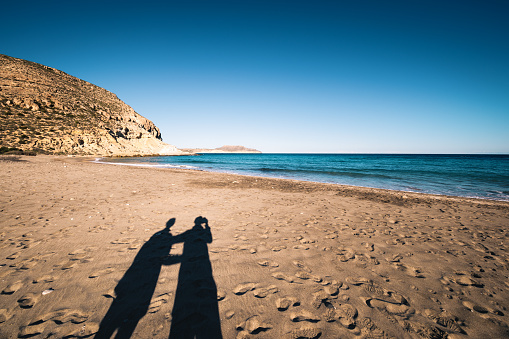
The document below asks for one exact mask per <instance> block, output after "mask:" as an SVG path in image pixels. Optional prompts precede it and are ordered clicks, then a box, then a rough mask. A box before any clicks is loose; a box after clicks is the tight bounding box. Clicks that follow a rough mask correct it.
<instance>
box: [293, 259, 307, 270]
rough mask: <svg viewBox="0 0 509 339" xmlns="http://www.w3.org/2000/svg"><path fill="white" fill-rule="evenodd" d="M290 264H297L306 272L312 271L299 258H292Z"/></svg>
mask: <svg viewBox="0 0 509 339" xmlns="http://www.w3.org/2000/svg"><path fill="white" fill-rule="evenodd" d="M292 264H294V265H295V266H297V267H298V268H300V269H301V270H303V271H306V272H308V273H311V272H312V271H311V269H310V268H309V267H308V266H306V264H304V262H303V261H301V260H294V261H292Z"/></svg>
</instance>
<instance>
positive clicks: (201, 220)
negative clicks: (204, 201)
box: [194, 216, 209, 226]
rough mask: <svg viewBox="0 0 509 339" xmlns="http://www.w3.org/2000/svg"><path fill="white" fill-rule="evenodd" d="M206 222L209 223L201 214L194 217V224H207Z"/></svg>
mask: <svg viewBox="0 0 509 339" xmlns="http://www.w3.org/2000/svg"><path fill="white" fill-rule="evenodd" d="M208 223H209V221H208V220H207V218H204V217H202V216H199V217H197V218H196V219H194V225H195V226H203V225H207V224H208Z"/></svg>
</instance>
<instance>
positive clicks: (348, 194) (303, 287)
mask: <svg viewBox="0 0 509 339" xmlns="http://www.w3.org/2000/svg"><path fill="white" fill-rule="evenodd" d="M12 160H16V161H12ZM0 189H1V192H2V194H1V195H0V211H1V213H0V290H1V294H0V338H18V337H33V338H48V337H50V338H64V337H94V336H96V333H98V331H99V334H98V335H97V337H98V338H107V337H108V338H109V337H110V335H111V334H112V333H115V331H119V333H121V335H122V336H123V337H131V338H168V337H170V335H171V337H172V338H177V337H185V336H186V335H188V336H191V335H193V336H194V335H196V336H197V338H218V337H221V336H222V337H224V338H318V337H319V338H358V337H359V338H390V337H393V338H504V337H509V327H508V324H509V318H508V317H509V315H508V313H509V311H508V307H509V279H508V277H509V271H508V269H509V257H508V247H507V246H508V241H507V239H508V226H509V203H507V202H496V201H487V200H478V199H466V198H457V197H444V196H433V195H424V194H417V193H406V192H394V191H386V190H378V189H368V188H356V187H348V186H340V185H331V184H318V183H308V182H299V181H292V180H280V179H266V178H256V177H247V176H236V175H229V174H220V173H207V172H200V171H190V170H176V169H153V168H138V167H127V166H115V165H108V164H96V163H90V162H87V161H86V159H83V158H73V157H64V156H62V157H56V156H37V157H20V158H18V159H15V158H12V157H3V158H1V159H0ZM198 217H202V218H198ZM170 331H171V332H172V333H171V334H170ZM177 334H178V335H177Z"/></svg>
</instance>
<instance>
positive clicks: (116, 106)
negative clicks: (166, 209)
mask: <svg viewBox="0 0 509 339" xmlns="http://www.w3.org/2000/svg"><path fill="white" fill-rule="evenodd" d="M0 117H1V121H2V123H1V124H0V146H2V147H3V148H6V147H9V148H19V149H22V150H24V151H31V150H36V151H38V152H45V153H54V154H82V155H119V156H128V155H147V154H180V153H181V151H180V150H178V149H177V148H176V147H175V146H172V145H169V144H166V143H164V142H163V141H162V139H161V133H160V131H159V129H158V128H157V127H156V126H155V125H154V123H153V122H152V121H150V120H148V119H146V118H144V117H142V116H141V115H139V114H138V113H136V112H135V111H134V110H133V109H132V108H131V107H130V106H128V105H126V104H125V103H124V102H122V101H121V100H120V99H119V98H117V96H116V95H115V94H113V93H111V92H109V91H107V90H105V89H104V88H101V87H98V86H95V85H93V84H91V83H89V82H86V81H83V80H80V79H78V78H75V77H73V76H70V75H68V74H66V73H64V72H62V71H59V70H56V69H54V68H51V67H47V66H43V65H40V64H37V63H35V62H30V61H26V60H22V59H16V58H12V57H9V56H6V55H2V54H0Z"/></svg>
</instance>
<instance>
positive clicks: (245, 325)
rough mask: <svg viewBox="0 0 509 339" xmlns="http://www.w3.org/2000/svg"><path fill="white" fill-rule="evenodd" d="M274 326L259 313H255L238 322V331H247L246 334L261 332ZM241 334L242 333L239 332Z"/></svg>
mask: <svg viewBox="0 0 509 339" xmlns="http://www.w3.org/2000/svg"><path fill="white" fill-rule="evenodd" d="M271 328H272V325H270V324H268V323H266V322H264V321H263V320H262V318H261V317H260V316H259V315H253V316H251V317H249V318H248V319H246V321H243V322H242V323H240V324H238V325H237V327H236V329H237V331H245V332H247V333H246V334H258V333H260V332H265V331H267V330H269V329H271ZM239 334H240V333H239Z"/></svg>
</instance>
